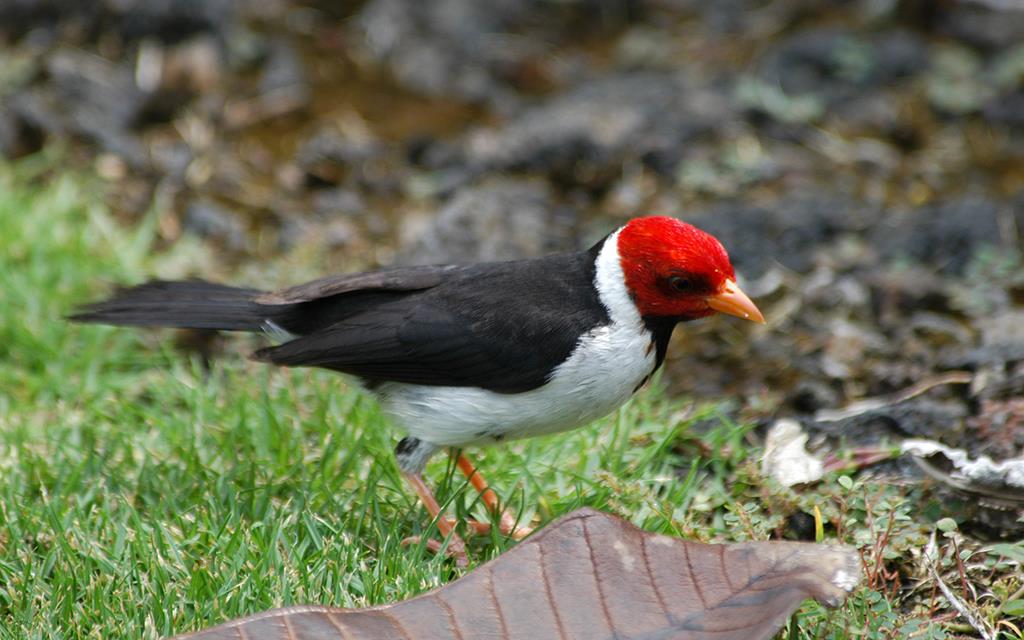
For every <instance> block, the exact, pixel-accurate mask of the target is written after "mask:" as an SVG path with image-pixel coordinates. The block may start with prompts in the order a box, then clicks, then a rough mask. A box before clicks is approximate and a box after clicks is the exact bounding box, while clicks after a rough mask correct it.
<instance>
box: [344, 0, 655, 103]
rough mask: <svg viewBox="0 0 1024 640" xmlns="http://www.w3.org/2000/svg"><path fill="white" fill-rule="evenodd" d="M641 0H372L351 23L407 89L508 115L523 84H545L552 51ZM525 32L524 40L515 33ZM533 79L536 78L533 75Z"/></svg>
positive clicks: (367, 54)
mask: <svg viewBox="0 0 1024 640" xmlns="http://www.w3.org/2000/svg"><path fill="white" fill-rule="evenodd" d="M640 5H641V2H639V1H638V0H569V1H568V2H555V3H553V2H548V1H545V0H494V1H491V2H477V1H476V0H441V1H439V2H429V3H424V2H419V1H418V0H371V2H368V3H366V5H365V6H364V7H363V9H362V10H361V11H360V12H359V14H358V15H357V16H356V18H355V20H353V26H352V32H353V37H354V39H355V41H356V43H357V45H358V46H359V47H360V50H361V53H362V56H363V57H364V58H366V59H368V60H372V61H374V62H377V63H383V64H384V65H386V66H387V67H388V68H389V69H390V70H391V73H392V74H393V76H394V77H395V79H396V80H397V81H398V82H399V84H401V85H402V86H404V87H407V88H409V89H412V90H414V91H419V92H423V93H427V94H429V95H435V96H444V97H451V96H457V97H461V98H463V99H466V100H470V101H474V102H480V103H487V104H490V105H492V106H495V107H497V108H498V109H499V110H500V111H503V112H506V113H508V112H510V111H511V110H512V109H514V108H515V106H516V105H518V102H519V96H518V93H517V92H518V91H519V90H520V89H530V88H531V87H530V85H531V84H540V85H542V86H543V85H544V84H546V81H545V79H544V76H545V71H544V65H545V63H546V62H548V61H549V60H550V59H551V58H552V56H551V55H550V54H551V53H552V48H553V47H554V46H555V45H557V43H559V42H561V41H562V40H563V39H568V37H569V36H571V35H572V34H574V33H584V32H586V31H587V29H588V27H591V26H594V25H601V24H605V23H606V22H607V20H608V19H609V17H617V18H618V19H620V20H624V21H626V20H629V19H631V18H633V17H634V16H635V15H637V14H638V13H639V12H640V8H639V7H640ZM523 31H529V37H522V38H519V37H516V35H517V34H518V33H520V32H523ZM538 76H540V77H539V78H538Z"/></svg>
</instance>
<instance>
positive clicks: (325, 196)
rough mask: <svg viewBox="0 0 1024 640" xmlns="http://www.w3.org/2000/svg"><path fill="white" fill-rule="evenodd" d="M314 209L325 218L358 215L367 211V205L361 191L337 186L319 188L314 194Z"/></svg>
mask: <svg viewBox="0 0 1024 640" xmlns="http://www.w3.org/2000/svg"><path fill="white" fill-rule="evenodd" d="M313 211H314V212H315V213H316V214H317V215H319V216H321V217H324V218H327V217H335V216H358V215H361V214H364V213H366V212H367V206H366V202H365V201H364V200H363V198H362V196H360V195H359V192H357V191H355V190H353V189H346V188H343V187H337V188H334V189H320V190H318V191H317V192H316V193H315V194H314V195H313Z"/></svg>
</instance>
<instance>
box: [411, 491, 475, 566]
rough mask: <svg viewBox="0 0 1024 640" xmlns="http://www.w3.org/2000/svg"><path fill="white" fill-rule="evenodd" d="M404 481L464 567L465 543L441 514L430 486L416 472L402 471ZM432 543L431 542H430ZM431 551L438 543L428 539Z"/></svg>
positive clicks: (412, 540)
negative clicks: (418, 498) (414, 493)
mask: <svg viewBox="0 0 1024 640" xmlns="http://www.w3.org/2000/svg"><path fill="white" fill-rule="evenodd" d="M402 475H403V476H405V481H406V482H408V483H409V486H410V487H412V489H413V491H415V492H416V495H418V496H419V497H420V502H422V503H423V506H424V507H426V508H427V512H428V513H429V514H430V517H431V518H434V520H436V521H437V529H438V531H440V532H441V535H443V536H445V537H447V538H448V539H449V540H448V553H449V554H451V555H452V556H454V557H455V562H456V563H457V564H458V565H459V566H460V567H465V566H466V565H468V564H469V559H468V558H467V557H466V544H465V543H464V542H463V541H462V538H460V537H459V534H457V533H455V527H454V526H453V524H452V521H451V520H450V519H449V518H446V517H443V516H441V505H439V504H437V498H435V497H434V492H433V491H431V490H430V487H428V486H427V484H426V483H425V482H423V477H422V476H420V474H418V473H403V474H402ZM417 541H418V538H415V537H414V538H407V539H406V540H404V541H403V542H417ZM431 543H432V544H431ZM427 546H428V547H429V548H430V550H431V551H434V552H437V551H438V550H440V544H437V543H436V542H435V541H433V540H430V541H428V545H427Z"/></svg>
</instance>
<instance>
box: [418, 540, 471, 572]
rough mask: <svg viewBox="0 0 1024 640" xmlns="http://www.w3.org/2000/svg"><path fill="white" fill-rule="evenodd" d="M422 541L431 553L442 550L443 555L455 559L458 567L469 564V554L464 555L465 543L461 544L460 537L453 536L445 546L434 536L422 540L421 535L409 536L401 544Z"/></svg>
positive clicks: (464, 566)
mask: <svg viewBox="0 0 1024 640" xmlns="http://www.w3.org/2000/svg"><path fill="white" fill-rule="evenodd" d="M421 542H422V543H423V546H424V547H425V548H426V549H427V550H428V551H430V552H431V553H441V552H442V551H444V553H445V555H447V556H448V557H449V558H454V559H455V564H456V566H458V567H459V568H463V569H464V568H466V567H468V566H469V556H467V555H466V545H465V544H463V542H462V539H461V538H457V537H453V538H452V539H451V540H449V541H448V546H447V547H446V546H445V544H444V543H443V542H441V541H440V540H435V539H434V538H427V539H426V540H423V536H409V537H408V538H405V539H404V540H402V546H403V547H407V546H409V545H413V544H420V543H421Z"/></svg>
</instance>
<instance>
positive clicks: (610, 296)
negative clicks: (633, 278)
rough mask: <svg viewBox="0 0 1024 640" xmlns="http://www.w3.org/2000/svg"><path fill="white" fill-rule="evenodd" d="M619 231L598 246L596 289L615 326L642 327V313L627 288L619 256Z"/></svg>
mask: <svg viewBox="0 0 1024 640" xmlns="http://www.w3.org/2000/svg"><path fill="white" fill-rule="evenodd" d="M620 232H621V229H620V230H619V231H615V232H614V233H612V234H610V235H609V236H608V237H607V238H605V239H604V241H603V242H601V243H600V244H599V245H598V246H596V247H594V248H595V249H597V255H596V256H595V258H594V287H595V288H596V289H597V294H598V297H599V298H600V300H601V304H603V305H604V307H605V309H607V310H608V316H609V317H610V318H611V320H612V322H615V323H622V324H628V325H636V324H641V323H642V322H643V319H642V318H641V317H640V310H639V309H637V306H636V302H634V301H633V296H632V295H631V294H630V293H629V289H628V287H627V286H626V276H625V273H624V272H623V270H622V257H621V256H620V255H619V233H620Z"/></svg>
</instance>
